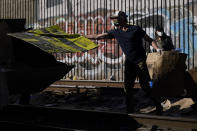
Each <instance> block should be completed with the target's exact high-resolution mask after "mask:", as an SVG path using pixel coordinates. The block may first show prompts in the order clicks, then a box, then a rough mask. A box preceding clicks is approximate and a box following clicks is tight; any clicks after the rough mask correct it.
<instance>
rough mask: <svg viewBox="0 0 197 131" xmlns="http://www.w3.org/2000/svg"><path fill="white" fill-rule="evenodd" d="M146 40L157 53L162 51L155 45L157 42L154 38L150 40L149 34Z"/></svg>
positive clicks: (145, 37)
mask: <svg viewBox="0 0 197 131" xmlns="http://www.w3.org/2000/svg"><path fill="white" fill-rule="evenodd" d="M144 40H145V41H147V42H149V43H151V44H152V47H153V48H154V49H155V50H157V51H159V50H160V49H159V48H158V46H157V44H156V43H155V41H154V40H153V39H152V38H150V37H149V36H148V35H147V34H146V35H145V36H144Z"/></svg>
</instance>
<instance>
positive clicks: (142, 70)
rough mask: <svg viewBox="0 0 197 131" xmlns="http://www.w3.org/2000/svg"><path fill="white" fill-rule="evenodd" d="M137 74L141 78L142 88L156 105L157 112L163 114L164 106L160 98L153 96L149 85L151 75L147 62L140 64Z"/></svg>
mask: <svg viewBox="0 0 197 131" xmlns="http://www.w3.org/2000/svg"><path fill="white" fill-rule="evenodd" d="M137 74H138V76H139V81H140V86H141V88H142V89H143V90H144V91H145V92H146V93H147V95H148V96H149V97H150V98H151V99H152V101H153V102H154V103H155V106H156V111H157V113H158V114H160V113H161V112H162V110H163V109H162V106H161V103H160V101H159V99H158V98H156V97H155V96H153V95H152V93H151V88H150V85H149V81H150V80H151V79H150V75H149V72H148V68H147V65H146V62H145V61H142V62H139V63H138V68H137Z"/></svg>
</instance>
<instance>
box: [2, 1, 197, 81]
mask: <svg viewBox="0 0 197 131" xmlns="http://www.w3.org/2000/svg"><path fill="white" fill-rule="evenodd" d="M29 1H31V0H29ZM15 3H16V2H15ZM3 4H4V3H3ZM33 7H34V8H33V11H32V12H33V13H30V14H33V16H34V19H32V21H31V22H28V23H27V28H29V27H32V28H34V29H36V28H42V27H48V26H51V25H55V24H58V25H59V26H60V27H61V28H62V29H63V30H64V31H66V32H68V33H70V34H76V33H78V34H83V35H86V34H99V33H103V32H106V31H108V30H110V29H113V28H114V27H115V26H114V21H112V20H110V18H109V17H110V16H111V15H112V14H114V13H116V12H117V11H119V10H123V11H125V12H126V13H127V15H128V16H129V17H128V20H129V22H130V23H131V24H136V25H139V26H141V27H142V28H143V29H144V30H145V31H146V32H147V34H148V35H149V36H150V37H152V38H154V31H155V30H154V28H155V26H156V25H158V24H160V25H162V26H163V27H164V31H165V32H166V34H167V35H169V36H171V38H172V40H173V44H174V46H175V47H176V48H180V49H181V52H182V53H186V54H187V55H188V57H187V62H186V63H187V67H188V69H191V68H193V67H194V66H197V0H173V1H172V0H35V1H34V5H33ZM26 10H28V8H27V9H26ZM2 11H4V10H2ZM94 42H95V43H97V44H98V45H99V47H98V48H97V49H94V50H91V51H89V52H81V53H72V54H62V53H56V54H54V55H55V56H56V57H57V59H58V60H59V61H63V62H66V63H69V64H75V65H76V67H75V68H74V69H73V70H72V72H70V74H68V76H67V77H71V76H77V77H80V78H81V79H92V80H103V79H110V78H111V77H113V79H115V80H117V81H122V80H123V72H124V60H125V56H124V54H123V52H122V50H121V49H120V47H119V46H118V43H117V42H116V41H115V40H114V39H112V40H98V41H94ZM146 48H147V53H148V52H150V48H149V45H146Z"/></svg>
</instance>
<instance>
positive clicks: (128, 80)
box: [124, 60, 137, 113]
mask: <svg viewBox="0 0 197 131" xmlns="http://www.w3.org/2000/svg"><path fill="white" fill-rule="evenodd" d="M135 69H136V66H135V65H134V64H132V63H131V62H130V61H129V60H126V61H125V72H124V86H125V87H124V91H125V95H126V106H127V112H129V113H132V112H134V107H135V100H134V98H133V94H134V92H133V87H134V82H135V79H136V75H137V74H136V71H135Z"/></svg>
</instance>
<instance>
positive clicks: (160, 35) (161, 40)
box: [155, 25, 174, 51]
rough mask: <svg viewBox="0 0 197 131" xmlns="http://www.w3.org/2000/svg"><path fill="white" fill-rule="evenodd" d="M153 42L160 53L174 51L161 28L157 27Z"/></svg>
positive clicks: (168, 38)
mask: <svg viewBox="0 0 197 131" xmlns="http://www.w3.org/2000/svg"><path fill="white" fill-rule="evenodd" d="M155 42H156V44H157V46H158V48H159V49H161V50H162V51H170V50H173V49H174V45H173V43H172V39H171V38H170V36H167V35H166V33H164V29H163V27H162V26H160V25H158V26H156V29H155Z"/></svg>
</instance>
